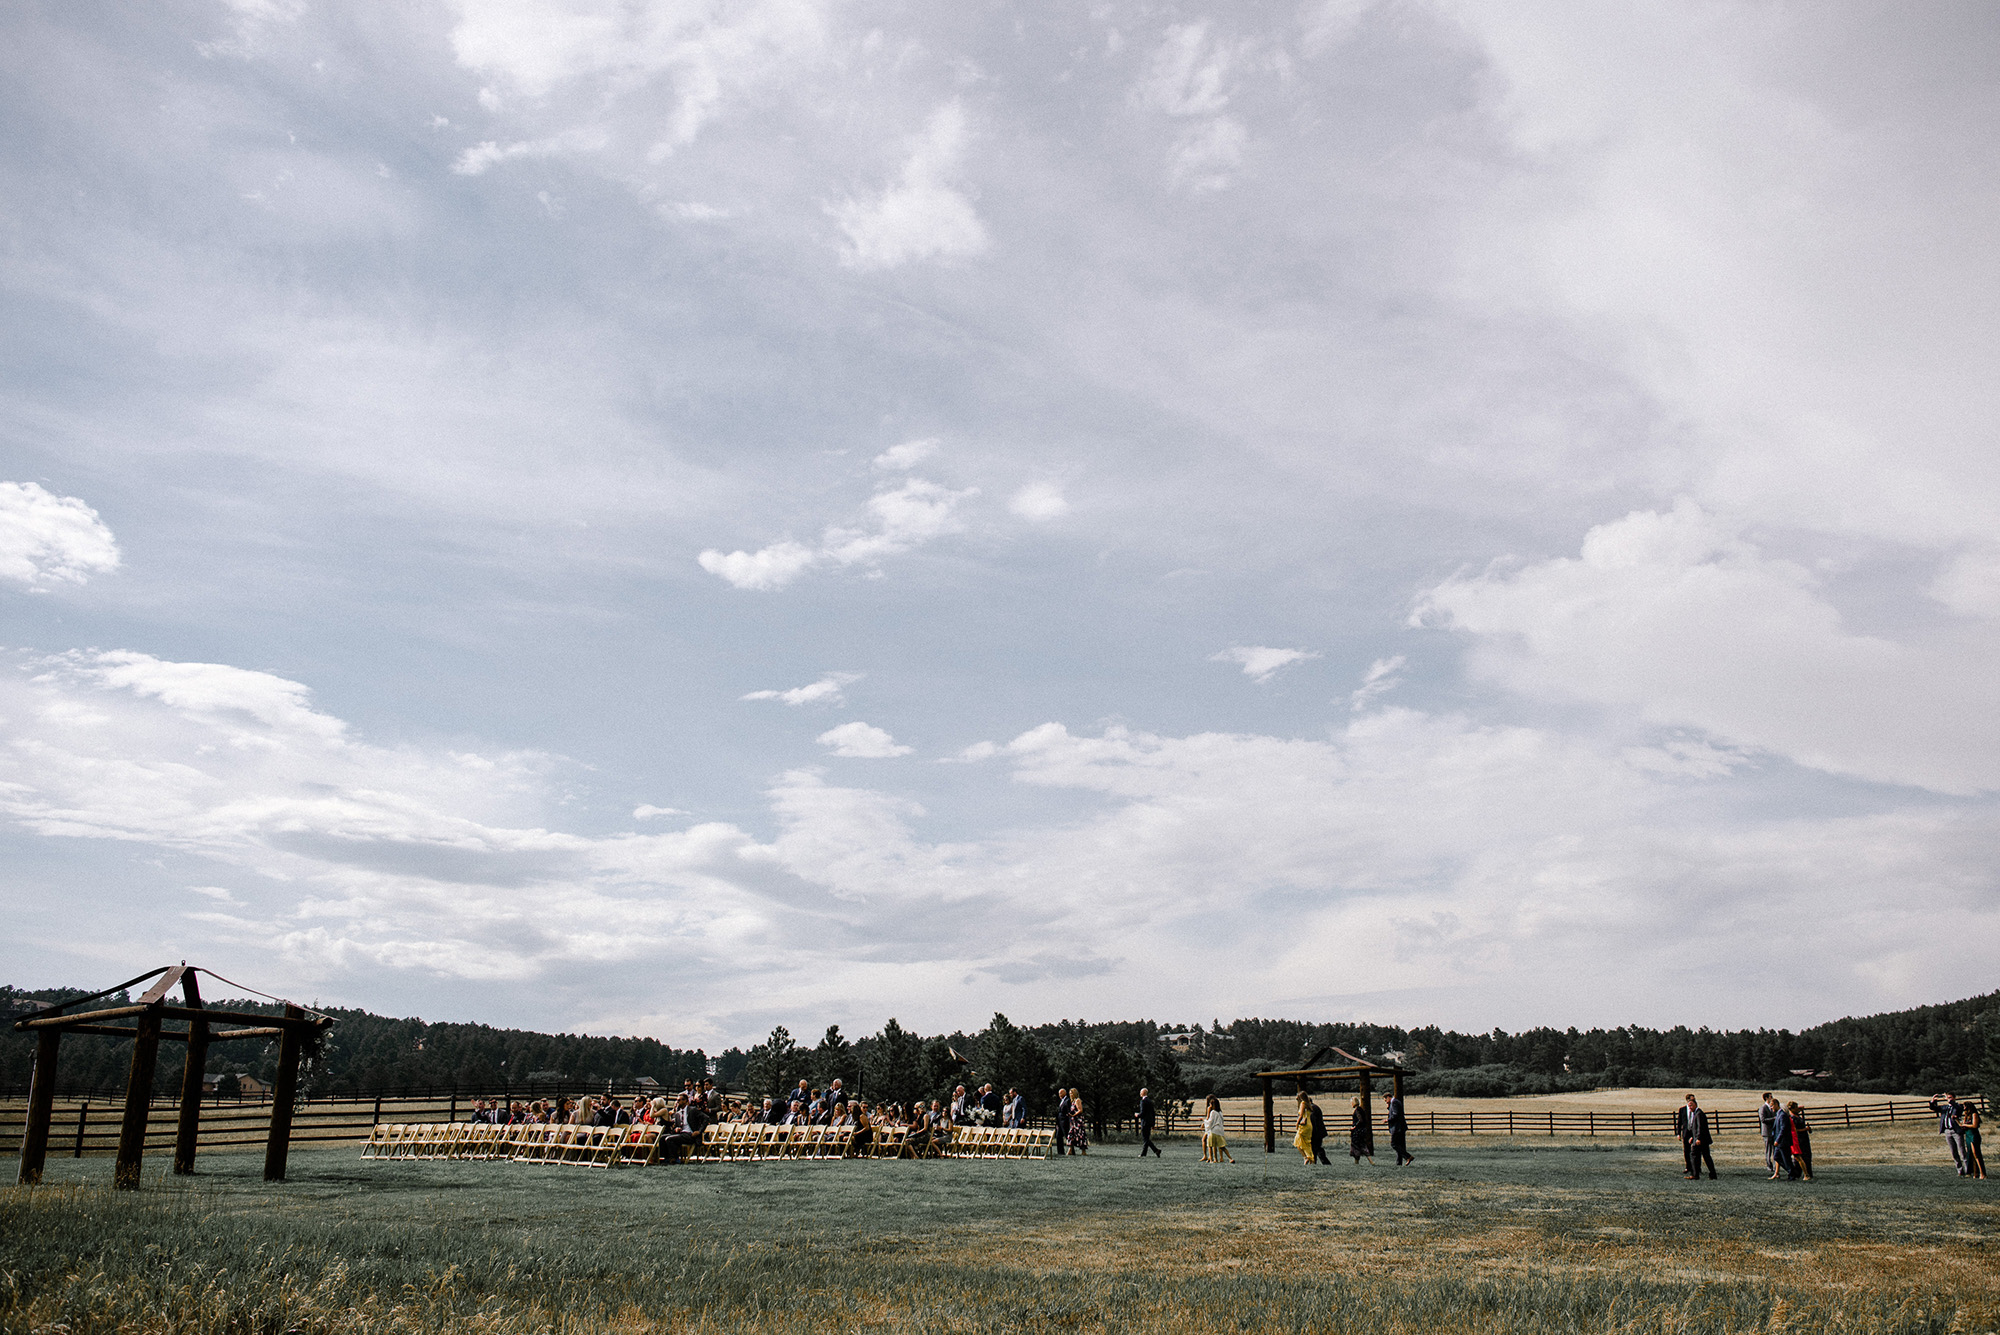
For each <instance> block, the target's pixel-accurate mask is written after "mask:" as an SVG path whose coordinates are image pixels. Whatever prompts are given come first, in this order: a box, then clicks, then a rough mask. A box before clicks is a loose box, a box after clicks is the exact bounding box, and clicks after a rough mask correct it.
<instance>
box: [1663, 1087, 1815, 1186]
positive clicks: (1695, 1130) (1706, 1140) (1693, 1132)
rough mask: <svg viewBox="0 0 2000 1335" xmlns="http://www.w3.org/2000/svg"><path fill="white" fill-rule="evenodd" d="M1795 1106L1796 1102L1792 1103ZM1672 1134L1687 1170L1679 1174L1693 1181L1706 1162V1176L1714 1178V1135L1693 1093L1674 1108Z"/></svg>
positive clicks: (1706, 1116) (1710, 1178)
mask: <svg viewBox="0 0 2000 1335" xmlns="http://www.w3.org/2000/svg"><path fill="white" fill-rule="evenodd" d="M1792 1106H1793V1107H1795V1108H1796V1107H1797V1106H1798V1105H1797V1104H1793V1105H1792ZM1674 1134H1675V1135H1676V1136H1679V1137H1680V1141H1681V1160H1682V1161H1683V1162H1684V1163H1685V1164H1686V1165H1687V1171H1686V1172H1685V1173H1682V1174H1681V1176H1682V1177H1685V1178H1687V1179H1688V1180H1689V1181H1691V1182H1692V1181H1694V1180H1696V1179H1698V1178H1699V1177H1700V1176H1701V1166H1702V1164H1703V1163H1704V1162H1706V1163H1707V1164H1708V1177H1709V1180H1710V1181H1711V1182H1712V1181H1714V1180H1715V1156H1714V1155H1713V1154H1711V1153H1709V1149H1708V1147H1709V1145H1710V1143H1711V1142H1713V1141H1714V1139H1715V1137H1714V1136H1713V1135H1712V1134H1711V1133H1710V1132H1709V1129H1708V1114H1707V1113H1706V1112H1705V1111H1703V1109H1702V1106H1701V1105H1700V1104H1698V1103H1696V1102H1695V1101H1694V1095H1692V1094H1690V1095H1688V1096H1687V1105H1686V1106H1685V1107H1681V1108H1676V1109H1675V1110H1674Z"/></svg>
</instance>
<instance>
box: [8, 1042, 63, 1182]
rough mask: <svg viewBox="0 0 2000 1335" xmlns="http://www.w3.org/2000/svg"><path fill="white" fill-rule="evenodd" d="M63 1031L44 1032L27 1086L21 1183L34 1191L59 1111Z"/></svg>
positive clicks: (22, 1141)
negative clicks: (58, 1061) (58, 1074)
mask: <svg viewBox="0 0 2000 1335" xmlns="http://www.w3.org/2000/svg"><path fill="white" fill-rule="evenodd" d="M61 1043H62V1030H60V1029H53V1028H51V1029H44V1030H42V1035H41V1037H40V1038H39V1039H38V1040H36V1043H35V1072H34V1074H33V1075H32V1076H31V1077H29V1084H28V1124H27V1125H26V1126H24V1127H22V1128H21V1175H20V1177H19V1179H18V1180H19V1182H20V1184H21V1185H22V1186H24V1187H32V1186H34V1185H35V1184H36V1183H37V1182H40V1181H41V1180H42V1163H43V1161H44V1160H46V1159H47V1158H48V1157H49V1119H50V1117H52V1116H53V1115H54V1114H55V1109H56V1049H57V1047H58V1045H60V1044H61Z"/></svg>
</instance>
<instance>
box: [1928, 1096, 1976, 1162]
mask: <svg viewBox="0 0 2000 1335" xmlns="http://www.w3.org/2000/svg"><path fill="white" fill-rule="evenodd" d="M1929 1107H1930V1110H1931V1111H1932V1112H1934V1113H1936V1114H1937V1119H1938V1134H1939V1135H1941V1136H1943V1137H1944V1143H1945V1144H1947V1145H1949V1146H1951V1166H1952V1167H1953V1168H1956V1169H1957V1170H1958V1175H1959V1176H1960V1177H1964V1176H1965V1175H1966V1171H1967V1170H1966V1167H1965V1133H1964V1132H1962V1131H1960V1130H1959V1129H1958V1095H1956V1094H1949V1093H1947V1094H1940V1095H1938V1096H1937V1097H1936V1098H1934V1099H1932V1100H1931V1101H1930V1104H1929Z"/></svg>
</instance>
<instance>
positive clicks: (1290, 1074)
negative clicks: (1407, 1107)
mask: <svg viewBox="0 0 2000 1335" xmlns="http://www.w3.org/2000/svg"><path fill="white" fill-rule="evenodd" d="M1334 1051H1335V1052H1340V1049H1339V1048H1335V1049H1334ZM1340 1055H1341V1056H1343V1057H1346V1058H1348V1060H1350V1061H1352V1062H1354V1063H1355V1064H1354V1065H1352V1066H1315V1067H1312V1068H1310V1069H1308V1070H1303V1071H1259V1072H1258V1073H1257V1078H1258V1079H1259V1080H1261V1081H1263V1082H1264V1153H1266V1154H1275V1153H1276V1152H1277V1149H1278V1122H1277V1116H1276V1110H1275V1109H1274V1108H1273V1107H1272V1104H1271V1082H1272V1081H1273V1080H1290V1081H1292V1082H1293V1083H1294V1084H1295V1085H1296V1086H1297V1087H1298V1088H1299V1089H1304V1088H1305V1087H1306V1085H1307V1084H1309V1083H1310V1082H1312V1081H1314V1080H1354V1081H1358V1082H1359V1083H1360V1085H1361V1111H1362V1112H1363V1113H1364V1114H1365V1115H1366V1116H1367V1118H1368V1121H1369V1124H1370V1125H1373V1124H1374V1121H1375V1103H1374V1100H1373V1099H1372V1098H1371V1097H1370V1089H1371V1085H1372V1082H1373V1081H1374V1079H1375V1078H1376V1077H1378V1076H1385V1075H1386V1076H1388V1077H1389V1081H1390V1086H1391V1088H1390V1093H1391V1095H1392V1096H1393V1097H1395V1098H1399V1099H1400V1098H1401V1097H1403V1076H1404V1075H1405V1074H1407V1073H1406V1072H1405V1071H1404V1070H1403V1069H1402V1068H1401V1067H1400V1066H1378V1065H1376V1064H1375V1063H1374V1062H1369V1061H1361V1060H1360V1059H1358V1058H1356V1057H1355V1056H1354V1055H1353V1054H1352V1053H1348V1052H1340Z"/></svg>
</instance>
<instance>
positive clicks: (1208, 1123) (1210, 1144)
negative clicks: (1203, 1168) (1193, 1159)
mask: <svg viewBox="0 0 2000 1335" xmlns="http://www.w3.org/2000/svg"><path fill="white" fill-rule="evenodd" d="M1201 1161H1202V1162H1203V1163H1223V1162H1225V1161H1226V1162H1229V1163H1235V1162H1236V1156H1235V1155H1233V1154H1231V1153H1230V1152H1229V1141H1228V1139H1227V1138H1226V1137H1225V1136H1224V1135H1223V1134H1222V1100H1220V1099H1218V1098H1216V1097H1215V1095H1213V1094H1210V1095H1209V1096H1208V1107H1207V1110H1206V1111H1205V1112H1204V1113H1203V1114H1202V1119H1201Z"/></svg>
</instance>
